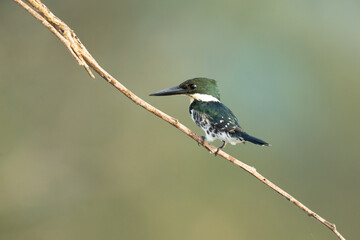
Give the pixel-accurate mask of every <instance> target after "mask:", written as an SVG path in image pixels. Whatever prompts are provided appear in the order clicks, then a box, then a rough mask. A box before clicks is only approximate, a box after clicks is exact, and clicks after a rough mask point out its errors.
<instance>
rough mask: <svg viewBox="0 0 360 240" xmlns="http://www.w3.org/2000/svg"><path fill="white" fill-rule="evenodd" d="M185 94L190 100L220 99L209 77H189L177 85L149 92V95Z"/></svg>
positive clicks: (214, 83) (213, 81)
mask: <svg viewBox="0 0 360 240" xmlns="http://www.w3.org/2000/svg"><path fill="white" fill-rule="evenodd" d="M169 95H185V96H188V97H190V99H191V100H194V99H196V100H198V101H206V102H208V101H215V102H218V101H220V93H219V90H218V88H217V85H216V81H215V80H213V79H209V78H193V79H189V80H187V81H185V82H183V83H181V84H180V85H178V86H175V87H171V88H167V89H164V90H161V91H158V92H154V93H152V94H150V96H169Z"/></svg>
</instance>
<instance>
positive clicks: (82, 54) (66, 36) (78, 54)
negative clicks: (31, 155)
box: [13, 0, 345, 240]
mask: <svg viewBox="0 0 360 240" xmlns="http://www.w3.org/2000/svg"><path fill="white" fill-rule="evenodd" d="M13 1H14V2H16V3H17V4H19V5H20V6H21V7H23V8H24V9H25V10H26V11H28V12H29V13H30V14H31V15H32V16H34V17H35V18H36V19H37V20H39V21H40V22H41V23H42V24H43V25H44V26H45V27H46V28H48V29H49V30H50V31H51V32H52V33H54V34H55V36H57V37H58V38H59V39H60V40H61V42H62V43H64V44H65V46H66V47H67V48H68V49H69V51H70V52H71V54H72V55H73V56H74V58H75V59H76V61H77V62H78V63H79V64H80V65H81V66H84V67H85V69H86V70H87V72H88V73H89V74H90V76H91V77H93V78H94V77H95V76H94V75H93V74H92V72H91V71H90V68H89V66H90V67H91V68H92V69H93V70H95V71H96V72H97V73H98V74H99V75H100V76H101V77H102V78H104V79H105V80H106V81H108V82H109V83H110V84H112V85H113V86H114V87H115V88H117V89H118V90H119V91H121V92H122V93H123V94H124V95H125V96H127V97H128V98H129V99H130V100H132V101H133V102H134V103H136V104H137V105H139V106H141V107H143V108H145V109H146V110H148V111H149V112H151V113H153V114H155V115H156V116H158V117H160V118H162V119H163V120H165V121H166V122H168V123H170V124H171V125H173V126H174V127H176V128H178V129H179V130H180V131H182V132H184V133H185V134H187V135H188V136H189V137H191V138H192V139H194V140H195V141H196V142H198V143H202V138H201V137H199V136H197V135H196V134H195V133H194V132H193V131H191V130H190V129H189V128H187V127H186V126H184V125H183V124H181V123H180V122H179V121H178V120H177V119H175V118H173V117H171V116H169V115H167V114H166V113H163V112H162V111H160V110H158V109H157V108H155V107H153V106H152V105H150V104H149V103H147V102H145V101H144V100H142V99H141V98H139V97H138V96H136V95H135V94H134V93H132V92H131V91H130V90H129V89H127V88H126V87H125V86H124V85H122V84H121V83H120V82H118V81H117V80H116V79H115V78H114V77H112V76H111V75H110V74H109V73H108V72H106V71H105V70H104V69H103V68H102V67H101V66H100V65H99V64H98V63H97V62H96V60H95V59H94V58H93V57H92V56H91V55H90V53H89V52H88V51H87V49H86V48H85V46H84V45H83V44H82V43H81V42H80V40H79V38H78V37H77V36H76V34H75V33H74V31H73V30H72V29H70V28H69V27H68V26H67V25H66V24H65V23H64V22H63V21H61V20H60V19H59V18H57V17H56V16H55V15H54V14H53V13H52V12H51V11H50V10H49V9H48V8H47V7H46V6H45V5H44V4H43V3H42V2H41V1H40V0H26V1H27V2H28V4H29V5H30V6H31V7H30V6H29V5H27V4H26V3H24V2H23V1H21V0H13ZM203 146H204V148H206V149H207V150H208V151H210V152H211V153H215V152H216V150H217V148H216V147H214V146H212V145H210V144H208V143H207V142H205V143H204V145H203ZM218 155H219V156H221V157H223V158H225V159H226V160H228V161H230V162H232V163H233V164H235V165H237V166H239V167H241V168H242V169H244V170H245V171H246V172H248V173H250V174H251V175H253V176H254V177H256V178H257V179H258V180H260V181H261V182H262V183H264V184H266V185H267V186H269V187H270V188H271V189H273V190H274V191H276V192H277V193H279V194H280V195H282V196H283V197H285V198H286V199H287V200H289V201H290V202H292V203H294V204H295V205H296V206H297V207H299V208H300V209H301V210H303V211H304V212H306V213H307V214H308V215H309V216H312V217H314V218H315V219H316V220H318V221H319V222H321V223H322V224H323V225H325V226H326V227H328V228H329V229H330V230H331V231H332V232H333V233H334V234H335V235H336V236H337V237H338V238H339V239H341V240H345V238H344V237H343V236H342V235H341V234H340V233H339V232H338V230H337V229H336V226H335V224H333V223H330V222H328V221H327V220H325V219H324V218H322V217H321V216H320V215H318V214H316V213H315V212H314V211H312V210H311V209H309V208H308V207H306V206H305V205H304V204H302V203H301V202H299V201H298V200H297V199H295V198H294V197H293V196H291V195H290V194H288V193H287V192H285V191H284V190H282V189H281V188H280V187H278V186H277V185H275V184H274V183H272V182H271V181H269V180H268V179H266V178H265V177H264V176H262V175H261V174H260V173H258V172H257V171H256V169H255V168H254V167H251V166H249V165H247V164H245V163H243V162H241V161H239V160H238V159H236V158H234V157H232V156H230V155H229V154H227V153H226V152H224V151H222V150H220V151H219V152H218Z"/></svg>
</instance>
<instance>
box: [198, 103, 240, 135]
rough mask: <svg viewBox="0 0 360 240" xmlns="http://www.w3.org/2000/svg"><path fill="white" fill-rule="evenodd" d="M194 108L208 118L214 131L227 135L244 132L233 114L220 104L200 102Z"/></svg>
mask: <svg viewBox="0 0 360 240" xmlns="http://www.w3.org/2000/svg"><path fill="white" fill-rule="evenodd" d="M196 108H197V109H195V108H194V110H197V111H199V112H201V114H202V115H203V116H204V117H206V118H208V119H209V120H210V121H211V122H212V123H213V124H214V127H215V129H217V130H219V131H225V132H229V133H235V132H244V130H243V129H242V128H241V127H240V124H239V121H238V120H237V118H236V116H235V115H234V114H233V112H232V111H231V110H230V109H229V108H228V107H226V106H225V105H224V104H222V103H221V102H201V104H199V105H198V107H196Z"/></svg>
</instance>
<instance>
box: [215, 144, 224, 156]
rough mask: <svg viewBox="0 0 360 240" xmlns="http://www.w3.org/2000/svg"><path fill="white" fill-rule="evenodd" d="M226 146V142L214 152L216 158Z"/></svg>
mask: <svg viewBox="0 0 360 240" xmlns="http://www.w3.org/2000/svg"><path fill="white" fill-rule="evenodd" d="M225 146H226V142H225V141H223V144H222V145H221V146H220V147H218V148H217V150H216V152H214V156H215V157H216V156H217V155H218V153H219V151H220V149H223V148H224V147H225Z"/></svg>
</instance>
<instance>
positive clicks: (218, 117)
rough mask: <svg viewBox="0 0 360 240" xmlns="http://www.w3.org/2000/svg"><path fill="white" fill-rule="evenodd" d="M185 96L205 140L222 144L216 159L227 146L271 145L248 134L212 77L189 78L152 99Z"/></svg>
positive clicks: (192, 116) (155, 93) (160, 92)
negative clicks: (248, 143)
mask: <svg viewBox="0 0 360 240" xmlns="http://www.w3.org/2000/svg"><path fill="white" fill-rule="evenodd" d="M170 95H182V96H187V97H189V98H190V107H189V112H190V116H191V118H192V120H193V121H194V122H195V123H196V125H197V126H199V127H200V128H201V129H202V130H203V131H204V132H205V136H202V137H201V138H202V144H204V141H205V140H206V141H207V142H213V141H214V140H216V139H218V140H221V141H222V145H221V146H220V147H218V148H217V151H216V152H215V156H216V155H217V154H218V152H219V150H220V149H223V148H224V147H225V146H226V144H227V143H230V144H232V145H236V144H237V143H245V142H251V143H254V144H257V145H260V146H271V145H270V144H269V143H267V142H265V141H264V140H261V139H259V138H256V137H253V136H251V135H249V134H247V133H246V132H245V131H244V130H243V128H242V127H240V124H239V121H238V119H237V118H236V116H235V115H234V113H233V112H232V111H231V110H230V109H229V108H228V107H226V106H225V105H224V104H223V103H222V102H221V101H220V92H219V89H218V86H217V82H216V81H215V80H214V79H209V78H203V77H198V78H193V79H189V80H187V81H185V82H183V83H181V84H180V85H178V86H175V87H171V88H167V89H164V90H160V91H157V92H154V93H151V94H150V96H170Z"/></svg>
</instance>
